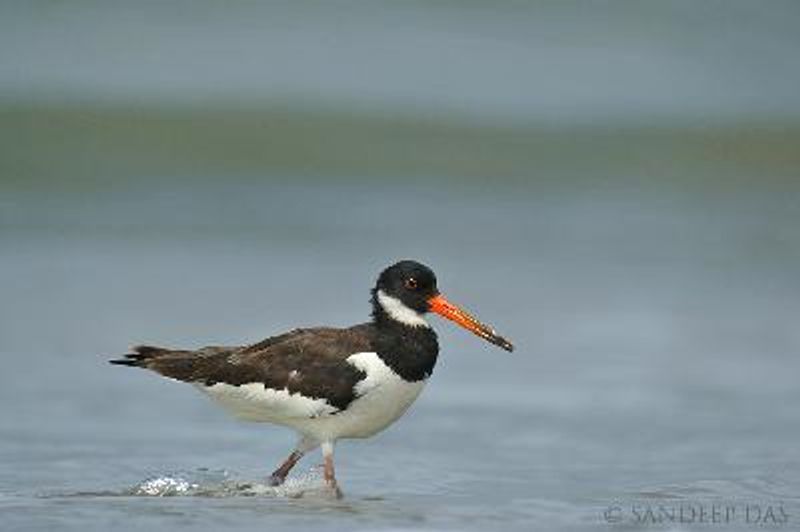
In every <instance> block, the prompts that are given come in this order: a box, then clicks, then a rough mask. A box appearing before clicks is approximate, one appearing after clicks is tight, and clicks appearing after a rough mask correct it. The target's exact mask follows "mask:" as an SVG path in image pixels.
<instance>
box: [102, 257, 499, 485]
mask: <svg viewBox="0 0 800 532" xmlns="http://www.w3.org/2000/svg"><path fill="white" fill-rule="evenodd" d="M372 307H373V311H372V318H373V319H372V321H370V322H368V323H363V324H360V325H355V326H353V327H349V328H346V329H334V328H329V327H316V328H307V329H296V330H293V331H291V332H288V333H285V334H281V335H278V336H273V337H271V338H267V339H266V340H263V341H261V342H258V343H256V344H252V345H246V346H234V347H222V346H210V347H204V348H201V349H198V350H194V351H191V350H173V349H165V348H160V347H153V346H138V347H135V348H133V350H132V351H133V352H132V353H131V354H128V355H125V357H124V358H122V359H118V360H112V361H111V363H112V364H120V365H127V366H135V367H141V368H147V369H150V370H153V371H155V372H156V373H159V374H161V375H163V376H165V377H169V378H172V379H176V380H179V381H184V382H187V383H191V384H193V385H194V386H195V387H196V388H198V389H200V390H201V391H203V392H204V393H206V394H207V395H209V396H210V397H211V398H212V399H214V400H216V401H217V402H219V403H220V404H221V405H222V406H223V407H224V408H225V409H227V410H228V411H230V412H231V413H232V414H234V415H235V416H237V417H239V418H241V419H245V420H248V421H257V422H268V423H274V424H278V425H284V426H287V427H290V428H292V429H294V430H295V431H297V433H298V434H299V435H300V442H299V443H298V445H297V448H296V449H295V450H294V451H293V452H292V454H290V456H289V457H288V458H287V460H286V461H285V462H284V463H283V464H282V465H281V466H280V467H279V468H278V469H277V470H276V471H275V472H274V473H273V474H272V477H271V479H272V481H273V483H275V484H278V483H280V482H282V481H283V480H284V479H285V478H286V475H287V474H288V472H289V470H290V469H291V468H292V466H294V464H295V463H296V462H297V461H298V460H299V459H300V458H301V457H302V456H303V454H305V453H306V452H308V451H310V450H312V449H314V448H316V447H318V446H322V451H323V455H324V457H325V479H326V481H327V482H328V484H329V486H330V487H331V488H332V489H334V491H335V492H336V493H340V491H339V489H338V487H337V485H336V480H335V477H334V473H333V445H334V443H335V442H336V441H337V440H339V439H343V438H366V437H369V436H372V435H373V434H375V433H377V432H379V431H381V430H383V429H384V428H386V427H387V426H389V425H390V424H391V423H392V422H394V421H395V420H397V419H398V418H399V417H400V416H401V415H402V414H403V413H404V412H405V411H406V410H407V409H408V407H409V406H411V404H412V403H413V402H414V400H415V399H416V398H417V397H418V396H419V394H420V392H421V391H422V389H423V387H424V385H425V382H426V381H427V379H428V377H430V375H431V373H432V371H433V368H434V366H435V365H436V359H437V356H438V353H439V346H438V342H437V339H436V333H435V332H434V331H433V329H431V328H430V326H429V325H428V323H427V322H426V321H425V319H424V317H423V315H424V314H425V313H427V312H429V311H433V312H436V313H438V314H440V315H442V316H444V317H446V318H448V319H450V320H453V321H455V322H456V323H459V324H460V325H462V326H464V327H465V328H467V329H469V330H470V331H472V332H474V333H475V334H477V335H479V336H481V337H482V338H484V339H486V340H488V341H491V342H492V343H495V344H497V345H499V346H500V347H503V348H504V349H506V350H508V351H511V350H512V349H513V346H512V345H511V344H510V343H509V342H508V341H506V340H505V339H503V338H502V337H500V336H498V335H497V334H496V333H495V332H494V331H493V330H492V329H491V328H489V327H488V326H486V325H483V324H481V323H480V322H478V321H477V320H475V319H474V318H472V317H471V316H470V315H469V314H467V313H466V312H464V311H463V310H461V309H459V308H458V307H456V306H455V305H452V304H451V303H449V302H448V301H447V300H446V299H444V297H443V296H442V295H441V294H440V293H439V291H438V288H437V284H436V276H435V275H434V273H433V272H432V271H431V270H430V269H429V268H427V267H426V266H424V265H422V264H420V263H418V262H414V261H401V262H399V263H397V264H394V265H392V266H390V267H389V268H387V269H385V270H384V271H383V272H382V273H381V274H380V276H379V277H378V281H377V283H376V285H375V288H374V289H373V290H372Z"/></svg>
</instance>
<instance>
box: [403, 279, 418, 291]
mask: <svg viewBox="0 0 800 532" xmlns="http://www.w3.org/2000/svg"><path fill="white" fill-rule="evenodd" d="M405 285H406V288H408V289H409V290H416V289H417V280H416V279H414V278H413V277H409V278H408V279H406V282H405Z"/></svg>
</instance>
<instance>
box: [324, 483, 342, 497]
mask: <svg viewBox="0 0 800 532" xmlns="http://www.w3.org/2000/svg"><path fill="white" fill-rule="evenodd" d="M325 489H326V490H327V491H328V493H330V495H331V497H332V498H334V499H337V500H341V499H344V493H342V490H341V489H340V488H339V485H338V484H337V483H336V482H333V483H331V482H326V483H325Z"/></svg>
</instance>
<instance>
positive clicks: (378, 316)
mask: <svg viewBox="0 0 800 532" xmlns="http://www.w3.org/2000/svg"><path fill="white" fill-rule="evenodd" d="M372 322H373V325H374V327H375V331H376V337H375V347H376V352H377V354H378V356H379V357H380V358H381V360H383V362H384V363H385V364H386V365H387V366H389V367H390V368H391V369H392V371H394V372H395V373H397V374H398V375H399V376H400V377H402V378H403V379H404V380H407V381H411V382H416V381H420V380H424V379H427V378H428V377H430V375H431V373H433V368H434V366H435V365H436V358H437V357H438V355H439V342H438V340H437V339H436V333H435V332H434V331H433V329H431V328H430V327H429V326H427V324H426V325H409V324H408V323H403V322H401V321H398V320H397V319H395V318H393V317H392V316H391V315H390V314H389V313H388V312H387V311H386V310H385V309H384V308H383V306H382V305H381V304H380V303H379V302H378V301H377V300H376V298H375V297H373V311H372Z"/></svg>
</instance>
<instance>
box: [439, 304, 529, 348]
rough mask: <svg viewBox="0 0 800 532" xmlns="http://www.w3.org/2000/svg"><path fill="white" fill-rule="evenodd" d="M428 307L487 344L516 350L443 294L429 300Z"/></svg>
mask: <svg viewBox="0 0 800 532" xmlns="http://www.w3.org/2000/svg"><path fill="white" fill-rule="evenodd" d="M428 305H429V307H430V309H431V312H435V313H436V314H438V315H439V316H442V317H443V318H447V319H448V320H450V321H454V322H455V323H457V324H459V325H461V326H462V327H464V328H465V329H466V330H468V331H470V332H472V333H473V334H476V335H478V336H480V337H481V338H483V339H484V340H486V341H487V342H491V343H493V344H494V345H496V346H499V347H502V348H503V349H505V350H506V351H513V350H514V346H513V345H512V344H511V342H509V341H508V340H506V339H505V338H503V337H502V336H500V335H499V334H497V333H496V332H495V331H494V329H492V328H491V327H489V326H488V325H485V324H483V323H481V322H479V321H478V320H476V319H475V318H473V317H472V316H470V315H469V313H467V312H466V311H464V310H462V309H460V308H458V307H457V306H456V305H454V304H452V303H450V302H449V301H448V300H447V299H446V298H445V297H444V296H443V295H442V294H438V295H435V296H433V297H431V298H430V299H428Z"/></svg>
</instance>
